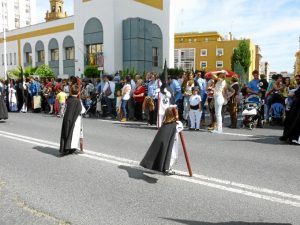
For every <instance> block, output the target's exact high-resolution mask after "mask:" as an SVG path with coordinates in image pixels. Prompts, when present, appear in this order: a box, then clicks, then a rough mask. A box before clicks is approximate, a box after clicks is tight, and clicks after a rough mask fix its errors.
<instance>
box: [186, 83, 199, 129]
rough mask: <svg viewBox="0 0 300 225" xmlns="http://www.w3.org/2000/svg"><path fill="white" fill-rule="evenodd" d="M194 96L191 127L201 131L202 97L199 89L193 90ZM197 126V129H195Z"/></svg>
mask: <svg viewBox="0 0 300 225" xmlns="http://www.w3.org/2000/svg"><path fill="white" fill-rule="evenodd" d="M192 92H193V94H192V95H191V96H190V100H189V102H190V111H189V117H190V120H191V127H190V129H191V130H192V129H195V130H199V129H200V120H201V115H202V109H201V97H200V95H199V88H198V87H193V89H192ZM195 124H196V128H195Z"/></svg>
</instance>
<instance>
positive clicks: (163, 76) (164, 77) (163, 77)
mask: <svg viewBox="0 0 300 225" xmlns="http://www.w3.org/2000/svg"><path fill="white" fill-rule="evenodd" d="M160 80H161V82H162V83H163V84H167V83H168V67H167V60H165V65H164V71H163V72H162V74H161V77H160Z"/></svg>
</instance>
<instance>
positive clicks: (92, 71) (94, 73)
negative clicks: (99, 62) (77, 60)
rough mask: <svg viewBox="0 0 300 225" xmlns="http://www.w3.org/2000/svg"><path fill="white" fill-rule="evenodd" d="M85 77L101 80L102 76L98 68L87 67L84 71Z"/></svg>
mask: <svg viewBox="0 0 300 225" xmlns="http://www.w3.org/2000/svg"><path fill="white" fill-rule="evenodd" d="M84 75H85V76H86V77H87V78H99V76H100V72H99V70H98V67H97V66H91V65H89V66H86V68H85V70H84Z"/></svg>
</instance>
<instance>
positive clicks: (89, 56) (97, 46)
mask: <svg viewBox="0 0 300 225" xmlns="http://www.w3.org/2000/svg"><path fill="white" fill-rule="evenodd" d="M84 45H85V52H86V54H85V65H99V62H100V61H101V60H100V59H102V53H103V27H102V23H101V22H100V20H99V19H97V18H91V19H89V20H88V21H87V23H86V24H85V26H84Z"/></svg>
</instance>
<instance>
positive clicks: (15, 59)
mask: <svg viewBox="0 0 300 225" xmlns="http://www.w3.org/2000/svg"><path fill="white" fill-rule="evenodd" d="M14 65H17V53H14Z"/></svg>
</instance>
